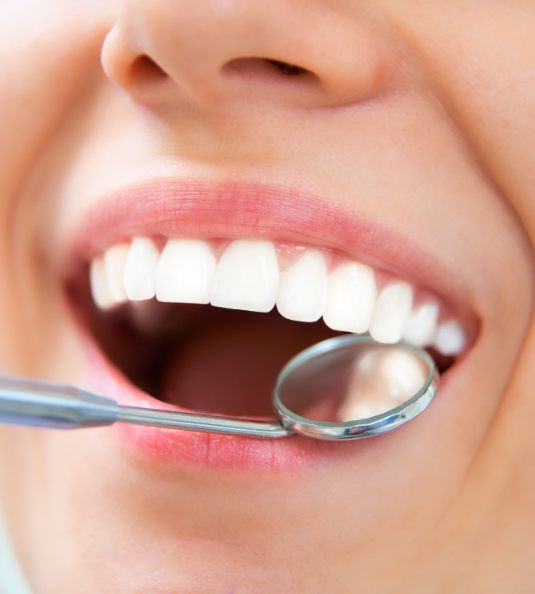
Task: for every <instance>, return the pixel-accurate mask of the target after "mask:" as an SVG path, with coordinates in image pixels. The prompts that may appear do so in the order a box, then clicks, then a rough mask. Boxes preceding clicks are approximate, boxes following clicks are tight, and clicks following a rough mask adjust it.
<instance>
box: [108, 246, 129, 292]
mask: <svg viewBox="0 0 535 594" xmlns="http://www.w3.org/2000/svg"><path fill="white" fill-rule="evenodd" d="M127 256H128V245H127V244H124V243H121V244H119V245H114V246H113V247H111V248H108V249H107V250H106V251H105V252H104V268H105V270H106V276H107V278H108V287H109V290H110V294H111V296H112V298H113V300H114V301H115V303H122V302H123V301H126V292H125V290H124V283H123V278H124V269H125V266H126V258H127Z"/></svg>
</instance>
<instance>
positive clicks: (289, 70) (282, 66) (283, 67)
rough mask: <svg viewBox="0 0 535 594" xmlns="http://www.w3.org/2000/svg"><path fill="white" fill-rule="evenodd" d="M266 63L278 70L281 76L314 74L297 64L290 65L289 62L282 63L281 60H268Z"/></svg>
mask: <svg viewBox="0 0 535 594" xmlns="http://www.w3.org/2000/svg"><path fill="white" fill-rule="evenodd" d="M266 62H267V63H268V64H271V65H272V66H273V67H274V68H276V69H277V70H278V71H279V72H280V73H281V74H284V75H285V76H299V75H302V74H312V73H311V72H309V71H308V70H307V69H306V68H302V67H301V66H296V65H295V64H288V63H287V62H281V61H280V60H268V59H266Z"/></svg>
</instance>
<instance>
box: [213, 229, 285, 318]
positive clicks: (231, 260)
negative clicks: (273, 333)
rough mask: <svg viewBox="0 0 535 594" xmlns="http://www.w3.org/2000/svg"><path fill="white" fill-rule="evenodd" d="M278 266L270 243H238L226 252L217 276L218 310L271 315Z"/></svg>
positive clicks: (216, 302)
mask: <svg viewBox="0 0 535 594" xmlns="http://www.w3.org/2000/svg"><path fill="white" fill-rule="evenodd" d="M278 286H279V265H278V261H277V253H276V251H275V246H274V245H273V243H272V242H271V241H264V240H243V239H242V240H236V241H233V242H232V243H230V244H229V245H228V246H227V248H226V249H225V251H224V252H223V254H222V256H221V258H220V260H219V263H218V265H217V269H216V272H215V278H214V286H213V289H212V299H211V301H210V303H211V304H212V305H215V306H217V307H227V308H229V309H245V310H247V311H258V312H268V311H270V310H271V309H273V306H274V305H275V297H276V295H277V289H278Z"/></svg>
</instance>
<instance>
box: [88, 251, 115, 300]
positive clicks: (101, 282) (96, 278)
mask: <svg viewBox="0 0 535 594" xmlns="http://www.w3.org/2000/svg"><path fill="white" fill-rule="evenodd" d="M89 280H90V284H91V294H92V295H93V301H94V302H95V303H96V304H97V305H98V307H100V309H109V308H110V307H113V305H114V304H115V302H114V300H113V297H112V296H111V293H110V290H109V287H108V278H107V275H106V270H105V268H104V260H103V259H102V258H95V259H93V260H92V261H91V266H90V269H89Z"/></svg>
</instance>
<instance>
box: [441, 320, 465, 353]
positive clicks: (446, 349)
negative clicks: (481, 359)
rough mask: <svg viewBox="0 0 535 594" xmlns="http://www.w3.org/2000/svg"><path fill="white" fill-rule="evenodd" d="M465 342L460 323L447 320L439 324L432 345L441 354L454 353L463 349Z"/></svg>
mask: <svg viewBox="0 0 535 594" xmlns="http://www.w3.org/2000/svg"><path fill="white" fill-rule="evenodd" d="M465 342H466V337H465V335H464V330H463V329H462V327H461V325H460V324H459V323H458V322H456V321H455V320H447V321H446V322H442V324H440V325H439V327H438V330H437V334H436V338H435V345H434V346H435V347H436V349H437V351H439V352H440V353H442V354H443V355H456V354H457V353H460V352H461V351H462V350H463V348H464V345H465Z"/></svg>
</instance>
